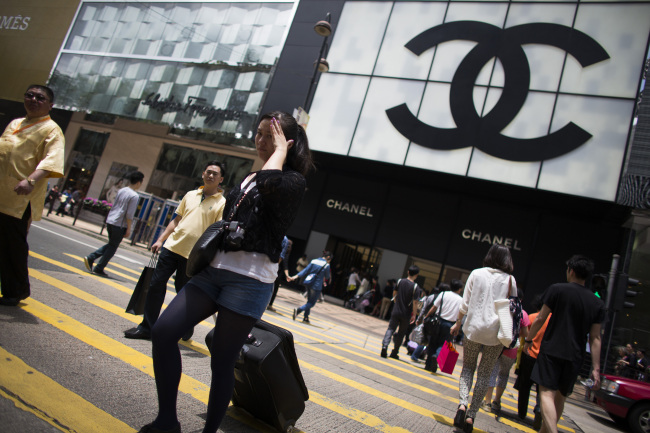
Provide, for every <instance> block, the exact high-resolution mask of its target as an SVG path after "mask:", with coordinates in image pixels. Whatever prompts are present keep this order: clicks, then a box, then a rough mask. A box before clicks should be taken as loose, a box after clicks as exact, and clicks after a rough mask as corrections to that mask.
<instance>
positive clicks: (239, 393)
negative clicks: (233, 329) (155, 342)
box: [205, 320, 309, 432]
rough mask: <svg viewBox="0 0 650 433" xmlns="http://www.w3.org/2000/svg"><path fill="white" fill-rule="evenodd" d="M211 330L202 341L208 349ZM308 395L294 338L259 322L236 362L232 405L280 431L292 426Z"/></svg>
mask: <svg viewBox="0 0 650 433" xmlns="http://www.w3.org/2000/svg"><path fill="white" fill-rule="evenodd" d="M213 333H214V330H212V331H210V333H209V334H208V336H206V338H205V340H206V343H207V344H208V347H211V344H210V342H211V340H212V334H213ZM307 400H309V392H308V391H307V386H306V385H305V381H304V380H303V378H302V373H301V372H300V367H299V365H298V358H297V357H296V351H295V348H294V344H293V335H292V334H291V332H289V331H287V330H286V329H284V328H280V327H278V326H275V325H272V324H270V323H267V322H265V321H263V320H260V321H258V322H257V323H256V324H255V326H254V327H253V330H252V331H251V333H250V335H249V337H248V341H247V342H246V343H245V344H244V346H243V347H242V350H241V352H240V355H239V359H238V360H237V362H236V363H235V389H234V392H233V395H232V403H233V404H234V405H235V406H238V407H241V408H242V409H245V410H246V411H247V412H249V413H250V414H251V415H253V416H254V417H256V418H258V419H260V420H262V421H264V422H266V423H267V424H269V425H271V426H273V427H274V428H276V429H277V430H279V431H281V432H285V431H287V429H288V428H289V427H291V426H293V425H295V423H296V421H297V420H298V418H300V415H302V413H303V412H304V410H305V401H307Z"/></svg>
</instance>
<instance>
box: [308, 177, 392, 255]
mask: <svg viewBox="0 0 650 433" xmlns="http://www.w3.org/2000/svg"><path fill="white" fill-rule="evenodd" d="M384 197H385V187H383V186H382V184H377V183H373V182H368V181H364V180H362V179H355V178H352V177H347V176H339V175H331V176H329V179H328V182H327V185H326V187H325V191H324V192H323V195H322V199H321V202H320V203H319V207H318V213H317V215H316V219H315V221H314V230H316V231H319V232H323V233H329V234H330V235H332V236H337V237H340V238H343V239H350V240H354V241H357V242H361V243H365V244H368V245H372V244H373V241H374V237H375V234H376V231H377V227H378V224H379V221H380V219H381V213H382V208H383V203H384V200H385V199H384Z"/></svg>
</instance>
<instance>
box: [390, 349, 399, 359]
mask: <svg viewBox="0 0 650 433" xmlns="http://www.w3.org/2000/svg"><path fill="white" fill-rule="evenodd" d="M388 357H389V358H393V359H397V360H399V355H398V354H397V350H393V351H392V352H391V353H390V355H388Z"/></svg>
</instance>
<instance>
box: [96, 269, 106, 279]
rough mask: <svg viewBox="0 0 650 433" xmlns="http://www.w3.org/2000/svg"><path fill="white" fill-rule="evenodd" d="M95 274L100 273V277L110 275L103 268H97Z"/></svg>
mask: <svg viewBox="0 0 650 433" xmlns="http://www.w3.org/2000/svg"><path fill="white" fill-rule="evenodd" d="M93 274H95V275H99V276H100V277H108V274H107V273H106V272H104V270H103V269H95V270H94V271H93Z"/></svg>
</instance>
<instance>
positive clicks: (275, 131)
mask: <svg viewBox="0 0 650 433" xmlns="http://www.w3.org/2000/svg"><path fill="white" fill-rule="evenodd" d="M271 134H272V135H273V147H274V148H275V151H276V152H278V151H280V152H283V153H284V154H285V155H286V153H287V151H288V150H289V148H290V147H291V146H292V145H293V140H287V138H286V137H285V136H284V132H283V131H282V126H281V125H280V122H278V119H276V118H275V117H274V118H273V119H271Z"/></svg>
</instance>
